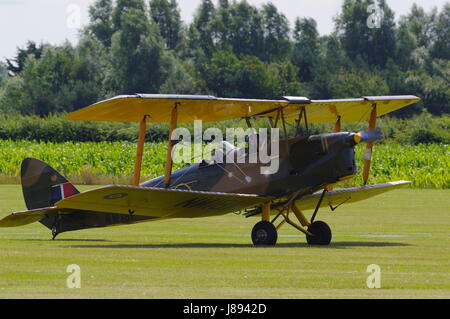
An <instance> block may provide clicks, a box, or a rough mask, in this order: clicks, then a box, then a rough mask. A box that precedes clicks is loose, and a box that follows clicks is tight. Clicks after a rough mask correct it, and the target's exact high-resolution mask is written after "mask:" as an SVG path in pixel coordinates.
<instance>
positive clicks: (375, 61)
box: [0, 0, 450, 117]
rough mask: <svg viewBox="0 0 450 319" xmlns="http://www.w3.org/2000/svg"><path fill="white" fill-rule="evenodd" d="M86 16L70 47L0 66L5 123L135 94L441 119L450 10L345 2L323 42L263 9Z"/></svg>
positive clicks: (152, 5)
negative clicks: (320, 103) (304, 100)
mask: <svg viewBox="0 0 450 319" xmlns="http://www.w3.org/2000/svg"><path fill="white" fill-rule="evenodd" d="M371 5H376V6H377V8H379V12H381V17H382V18H381V19H380V20H379V24H378V25H377V26H376V27H369V26H368V20H370V19H371V16H370V15H371V14H372V12H371V10H370V8H371V7H369V6H371ZM299 15H301V12H299ZM89 17H90V20H89V23H88V24H87V26H86V27H85V28H84V29H83V30H81V32H80V38H79V41H78V43H77V44H76V45H72V44H70V43H69V42H66V43H64V44H62V45H51V44H47V43H40V44H37V43H34V42H28V43H27V44H26V46H25V47H22V48H18V50H17V54H16V56H15V57H12V58H10V59H6V60H5V61H2V62H0V110H1V111H2V113H5V114H15V113H20V114H23V115H30V114H33V115H38V116H41V117H46V116H48V115H50V114H52V113H59V112H70V111H73V110H76V109H79V108H82V107H85V106H87V105H90V104H92V103H94V102H97V101H99V100H102V99H105V98H109V97H112V96H115V95H119V94H134V93H168V94H169V93H172V94H210V95H216V96H220V97H239V98H269V99H273V98H279V97H280V96H283V95H301V96H308V97H309V98H312V99H327V98H345V97H360V96H363V95H390V94H392V95H394V94H414V95H418V96H419V97H421V98H422V101H421V102H419V103H416V104H415V105H414V106H412V107H409V108H407V109H405V110H403V111H398V112H396V115H397V116H402V117H404V116H409V115H412V114H418V113H421V112H422V111H423V110H426V111H428V112H429V113H432V114H437V115H439V114H443V113H450V103H449V101H450V88H449V85H448V83H449V76H450V48H449V45H450V3H446V4H445V5H444V6H443V7H442V8H441V10H438V9H432V10H430V11H429V12H426V11H425V10H424V9H422V8H421V7H419V6H417V5H412V7H411V9H410V11H409V12H408V14H406V15H405V16H402V17H400V18H399V19H398V21H396V20H395V16H394V12H393V11H392V10H391V9H390V8H389V6H388V5H387V4H386V1H385V0H378V1H375V0H344V1H343V4H342V7H341V10H340V12H339V14H338V15H337V17H336V19H335V21H334V24H335V26H334V31H333V32H332V33H331V34H329V35H323V36H321V35H319V32H318V31H317V23H316V21H315V20H314V19H312V18H307V17H303V18H297V19H296V20H295V23H294V24H293V25H292V26H291V25H290V23H289V21H288V19H287V18H286V16H285V15H284V14H282V13H281V12H280V11H279V10H278V9H277V8H276V6H274V5H273V4H271V3H270V2H268V3H266V4H264V5H262V6H261V7H256V6H253V5H250V4H249V3H247V2H246V1H245V0H243V1H237V0H236V1H229V0H218V2H213V1H212V0H202V2H201V4H200V5H199V7H198V8H197V10H196V13H195V15H194V17H193V20H192V22H191V23H189V24H187V23H184V22H183V21H182V20H181V16H180V10H179V7H178V4H177V2H176V0H149V1H144V0H116V1H112V0H97V1H96V2H95V3H94V4H93V5H92V6H91V7H90V9H89Z"/></svg>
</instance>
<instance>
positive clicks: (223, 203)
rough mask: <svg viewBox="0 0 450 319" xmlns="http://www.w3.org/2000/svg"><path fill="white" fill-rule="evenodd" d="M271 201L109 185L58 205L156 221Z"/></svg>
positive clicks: (236, 195)
mask: <svg viewBox="0 0 450 319" xmlns="http://www.w3.org/2000/svg"><path fill="white" fill-rule="evenodd" d="M270 200H271V198H269V197H259V196H257V195H248V194H227V193H211V192H197V191H186V190H177V189H163V188H144V187H133V186H106V187H101V188H98V189H94V190H91V191H87V192H84V193H81V194H77V195H75V196H72V197H69V198H66V199H63V200H62V201H59V202H57V203H56V204H55V206H57V207H58V208H59V209H76V210H86V211H94V212H108V213H117V214H130V213H131V214H135V215H140V216H151V217H156V218H194V217H207V216H215V215H222V214H227V213H232V212H236V211H239V210H242V209H244V208H247V207H253V206H256V205H259V204H261V203H264V202H267V201H270Z"/></svg>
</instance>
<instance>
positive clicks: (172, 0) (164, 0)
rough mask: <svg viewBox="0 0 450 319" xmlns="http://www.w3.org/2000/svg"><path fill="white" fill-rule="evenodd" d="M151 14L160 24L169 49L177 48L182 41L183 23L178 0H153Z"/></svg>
mask: <svg viewBox="0 0 450 319" xmlns="http://www.w3.org/2000/svg"><path fill="white" fill-rule="evenodd" d="M150 15H151V17H152V19H153V21H154V22H155V23H156V24H157V25H158V26H159V30H160V32H161V35H162V37H163V38H164V40H165V42H166V47H167V48H168V49H169V50H176V49H177V48H178V47H179V45H180V41H181V31H182V23H181V18H180V11H179V9H178V4H177V2H176V0H151V1H150Z"/></svg>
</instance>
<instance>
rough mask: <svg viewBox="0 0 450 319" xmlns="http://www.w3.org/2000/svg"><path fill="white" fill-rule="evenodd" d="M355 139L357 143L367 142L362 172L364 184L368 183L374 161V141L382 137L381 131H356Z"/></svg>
mask: <svg viewBox="0 0 450 319" xmlns="http://www.w3.org/2000/svg"><path fill="white" fill-rule="evenodd" d="M353 139H354V141H355V143H367V144H366V150H365V152H364V155H363V159H364V168H363V174H362V176H363V182H364V185H367V181H368V179H369V173H370V163H371V161H372V149H373V142H375V141H379V140H381V139H382V136H381V132H380V131H375V130H369V131H361V132H359V133H355V134H354V135H353Z"/></svg>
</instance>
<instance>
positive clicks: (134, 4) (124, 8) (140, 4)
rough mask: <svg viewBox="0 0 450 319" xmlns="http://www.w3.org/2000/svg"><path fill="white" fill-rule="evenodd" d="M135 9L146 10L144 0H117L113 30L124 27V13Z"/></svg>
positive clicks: (113, 17)
mask: <svg viewBox="0 0 450 319" xmlns="http://www.w3.org/2000/svg"><path fill="white" fill-rule="evenodd" d="M131 9H135V10H136V11H140V12H141V13H145V12H146V7H145V3H144V0H117V1H116V6H115V7H114V9H113V12H112V22H113V30H114V32H115V31H119V30H120V29H122V15H124V14H127V13H128V11H129V10H131Z"/></svg>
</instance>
